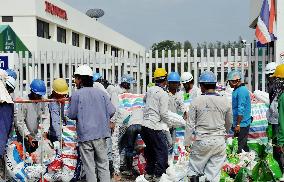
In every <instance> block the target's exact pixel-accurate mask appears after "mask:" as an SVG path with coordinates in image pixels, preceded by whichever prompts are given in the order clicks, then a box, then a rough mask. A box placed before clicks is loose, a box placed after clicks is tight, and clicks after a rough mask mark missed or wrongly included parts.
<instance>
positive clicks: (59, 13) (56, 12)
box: [45, 1, 68, 20]
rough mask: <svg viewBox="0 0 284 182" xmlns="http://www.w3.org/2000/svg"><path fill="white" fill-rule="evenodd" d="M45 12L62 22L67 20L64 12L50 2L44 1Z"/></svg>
mask: <svg viewBox="0 0 284 182" xmlns="http://www.w3.org/2000/svg"><path fill="white" fill-rule="evenodd" d="M45 11H46V12H48V13H50V14H52V15H54V16H57V17H59V18H62V19H64V20H68V18H67V13H66V11H65V10H64V9H61V8H59V7H58V6H55V5H54V4H52V3H50V2H47V1H45Z"/></svg>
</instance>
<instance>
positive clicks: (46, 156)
mask: <svg viewBox="0 0 284 182" xmlns="http://www.w3.org/2000/svg"><path fill="white" fill-rule="evenodd" d="M51 146H52V144H51V142H50V141H49V140H47V139H45V140H43V141H39V147H38V148H37V149H36V151H35V152H33V153H31V157H32V159H33V162H34V163H36V164H40V163H41V155H43V164H45V165H48V164H50V163H51V162H52V161H53V160H54V159H55V157H56V151H55V150H54V149H52V148H51ZM41 151H42V152H41Z"/></svg>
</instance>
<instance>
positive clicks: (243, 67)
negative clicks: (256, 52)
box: [241, 48, 246, 83]
mask: <svg viewBox="0 0 284 182" xmlns="http://www.w3.org/2000/svg"><path fill="white" fill-rule="evenodd" d="M244 52H245V50H244V48H242V50H241V61H242V63H241V64H242V65H241V72H242V75H243V77H242V82H243V83H244V82H245V75H246V74H245V65H244Z"/></svg>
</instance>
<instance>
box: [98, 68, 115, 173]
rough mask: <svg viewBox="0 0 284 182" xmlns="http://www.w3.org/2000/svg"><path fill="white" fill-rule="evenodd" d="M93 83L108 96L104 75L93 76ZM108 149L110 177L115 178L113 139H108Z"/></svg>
mask: <svg viewBox="0 0 284 182" xmlns="http://www.w3.org/2000/svg"><path fill="white" fill-rule="evenodd" d="M93 82H94V85H93V86H94V88H98V89H101V90H102V91H104V92H105V93H106V94H107V95H108V96H109V93H108V92H107V90H106V88H105V86H104V85H103V84H102V83H104V82H103V79H102V75H101V74H100V73H94V74H93ZM106 140H107V146H108V147H107V148H108V152H107V156H108V160H109V170H110V175H111V176H113V174H114V168H113V158H112V141H111V137H109V138H107V139H106Z"/></svg>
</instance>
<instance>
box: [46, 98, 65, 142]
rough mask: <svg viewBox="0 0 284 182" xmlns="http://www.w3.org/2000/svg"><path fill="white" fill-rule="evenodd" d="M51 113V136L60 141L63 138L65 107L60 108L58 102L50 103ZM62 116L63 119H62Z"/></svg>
mask: <svg viewBox="0 0 284 182" xmlns="http://www.w3.org/2000/svg"><path fill="white" fill-rule="evenodd" d="M48 106H49V112H50V129H49V131H50V135H51V136H54V137H56V138H57V140H60V137H61V126H60V125H61V122H63V120H64V105H62V107H60V104H59V103H58V102H51V103H49V105H48ZM60 116H61V118H60Z"/></svg>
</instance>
